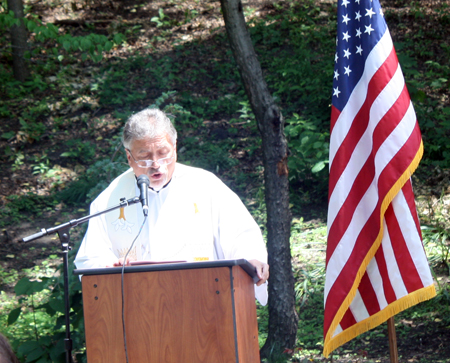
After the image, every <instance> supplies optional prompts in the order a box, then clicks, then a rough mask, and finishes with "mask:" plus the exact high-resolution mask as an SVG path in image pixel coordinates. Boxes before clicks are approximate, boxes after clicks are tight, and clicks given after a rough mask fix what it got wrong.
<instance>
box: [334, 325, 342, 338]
mask: <svg viewBox="0 0 450 363" xmlns="http://www.w3.org/2000/svg"><path fill="white" fill-rule="evenodd" d="M342 331H343V330H342V327H341V324H339V325H338V326H337V328H336V330H335V331H334V334H333V338H334V337H335V336H336V335H338V334H339V333H342Z"/></svg>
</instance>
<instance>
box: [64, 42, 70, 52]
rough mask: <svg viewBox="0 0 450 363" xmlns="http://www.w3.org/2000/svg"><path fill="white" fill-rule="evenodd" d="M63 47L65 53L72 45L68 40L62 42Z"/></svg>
mask: <svg viewBox="0 0 450 363" xmlns="http://www.w3.org/2000/svg"><path fill="white" fill-rule="evenodd" d="M63 47H64V49H65V50H66V51H69V50H70V48H72V43H70V42H69V41H68V40H66V41H64V42H63Z"/></svg>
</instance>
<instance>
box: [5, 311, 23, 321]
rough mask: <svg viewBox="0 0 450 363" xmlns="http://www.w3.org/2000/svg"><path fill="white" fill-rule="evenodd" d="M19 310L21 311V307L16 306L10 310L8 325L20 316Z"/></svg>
mask: <svg viewBox="0 0 450 363" xmlns="http://www.w3.org/2000/svg"><path fill="white" fill-rule="evenodd" d="M21 311H22V308H16V309H14V310H11V312H10V313H9V315H8V325H11V324H13V323H15V322H16V320H17V319H18V318H19V316H20V312H21Z"/></svg>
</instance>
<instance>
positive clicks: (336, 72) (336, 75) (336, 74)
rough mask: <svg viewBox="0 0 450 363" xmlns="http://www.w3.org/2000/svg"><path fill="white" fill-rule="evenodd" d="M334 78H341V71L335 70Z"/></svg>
mask: <svg viewBox="0 0 450 363" xmlns="http://www.w3.org/2000/svg"><path fill="white" fill-rule="evenodd" d="M334 79H335V80H336V81H337V80H339V72H338V71H337V70H335V71H334Z"/></svg>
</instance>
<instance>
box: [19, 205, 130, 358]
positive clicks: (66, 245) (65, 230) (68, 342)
mask: <svg viewBox="0 0 450 363" xmlns="http://www.w3.org/2000/svg"><path fill="white" fill-rule="evenodd" d="M136 203H139V197H134V198H131V199H128V200H126V199H125V198H121V199H120V204H118V205H116V206H114V207H111V208H108V209H105V210H104V211H100V212H97V213H94V214H92V215H88V216H85V217H82V218H80V219H74V220H71V221H70V222H67V223H64V224H60V225H59V226H56V227H53V228H49V229H45V228H42V229H41V231H40V232H38V233H36V234H33V235H31V236H28V237H25V238H23V239H22V241H23V242H31V241H34V240H35V239H38V238H41V237H44V236H47V235H49V234H54V233H57V234H58V236H59V240H60V241H61V251H62V253H63V268H64V315H65V321H66V338H65V339H64V347H65V350H66V363H73V359H72V339H71V337H70V315H69V314H70V299H69V251H70V250H71V249H72V248H71V247H70V228H72V227H76V226H78V225H79V224H82V223H84V222H87V221H88V220H89V219H91V218H93V217H97V216H99V215H101V214H104V213H108V212H111V211H113V210H116V209H119V208H124V207H128V206H129V205H132V204H136Z"/></svg>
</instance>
